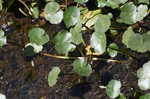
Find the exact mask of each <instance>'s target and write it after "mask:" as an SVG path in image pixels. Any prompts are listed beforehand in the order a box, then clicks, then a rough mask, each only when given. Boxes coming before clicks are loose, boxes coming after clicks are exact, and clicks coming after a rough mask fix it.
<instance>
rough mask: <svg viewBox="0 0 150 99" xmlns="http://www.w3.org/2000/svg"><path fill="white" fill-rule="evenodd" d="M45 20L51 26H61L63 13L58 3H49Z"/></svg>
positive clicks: (45, 9)
mask: <svg viewBox="0 0 150 99" xmlns="http://www.w3.org/2000/svg"><path fill="white" fill-rule="evenodd" d="M44 13H45V19H46V20H48V21H49V22H50V23H51V24H59V23H61V21H62V19H63V11H62V10H61V9H60V6H59V4H58V3H57V2H50V3H47V4H46V6H45V8H44Z"/></svg>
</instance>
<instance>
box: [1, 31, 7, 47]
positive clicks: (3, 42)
mask: <svg viewBox="0 0 150 99" xmlns="http://www.w3.org/2000/svg"><path fill="white" fill-rule="evenodd" d="M6 42H7V38H6V36H5V33H4V31H3V30H0V47H2V46H3V45H5V44H6Z"/></svg>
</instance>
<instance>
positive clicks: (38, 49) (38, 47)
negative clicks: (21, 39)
mask: <svg viewBox="0 0 150 99" xmlns="http://www.w3.org/2000/svg"><path fill="white" fill-rule="evenodd" d="M28 46H32V47H33V49H34V50H33V51H34V52H35V53H39V52H41V51H42V49H43V46H42V45H37V44H35V43H28V44H26V45H25V47H28Z"/></svg>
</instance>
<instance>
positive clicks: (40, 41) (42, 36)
mask: <svg viewBox="0 0 150 99" xmlns="http://www.w3.org/2000/svg"><path fill="white" fill-rule="evenodd" d="M28 37H29V39H30V42H31V43H35V44H37V45H44V44H45V43H47V42H48V41H49V36H48V35H47V34H46V33H45V31H44V30H43V29H42V28H32V29H31V30H29V34H28Z"/></svg>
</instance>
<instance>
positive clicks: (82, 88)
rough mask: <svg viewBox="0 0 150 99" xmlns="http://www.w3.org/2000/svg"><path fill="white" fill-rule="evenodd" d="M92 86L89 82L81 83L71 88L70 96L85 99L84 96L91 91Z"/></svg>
mask: <svg viewBox="0 0 150 99" xmlns="http://www.w3.org/2000/svg"><path fill="white" fill-rule="evenodd" d="M91 89H92V88H91V86H90V84H89V83H87V82H83V83H79V84H76V85H74V86H73V87H71V89H70V90H71V91H70V95H71V96H74V97H80V98H81V99H85V98H84V94H85V93H87V92H89V91H90V90H91Z"/></svg>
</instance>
